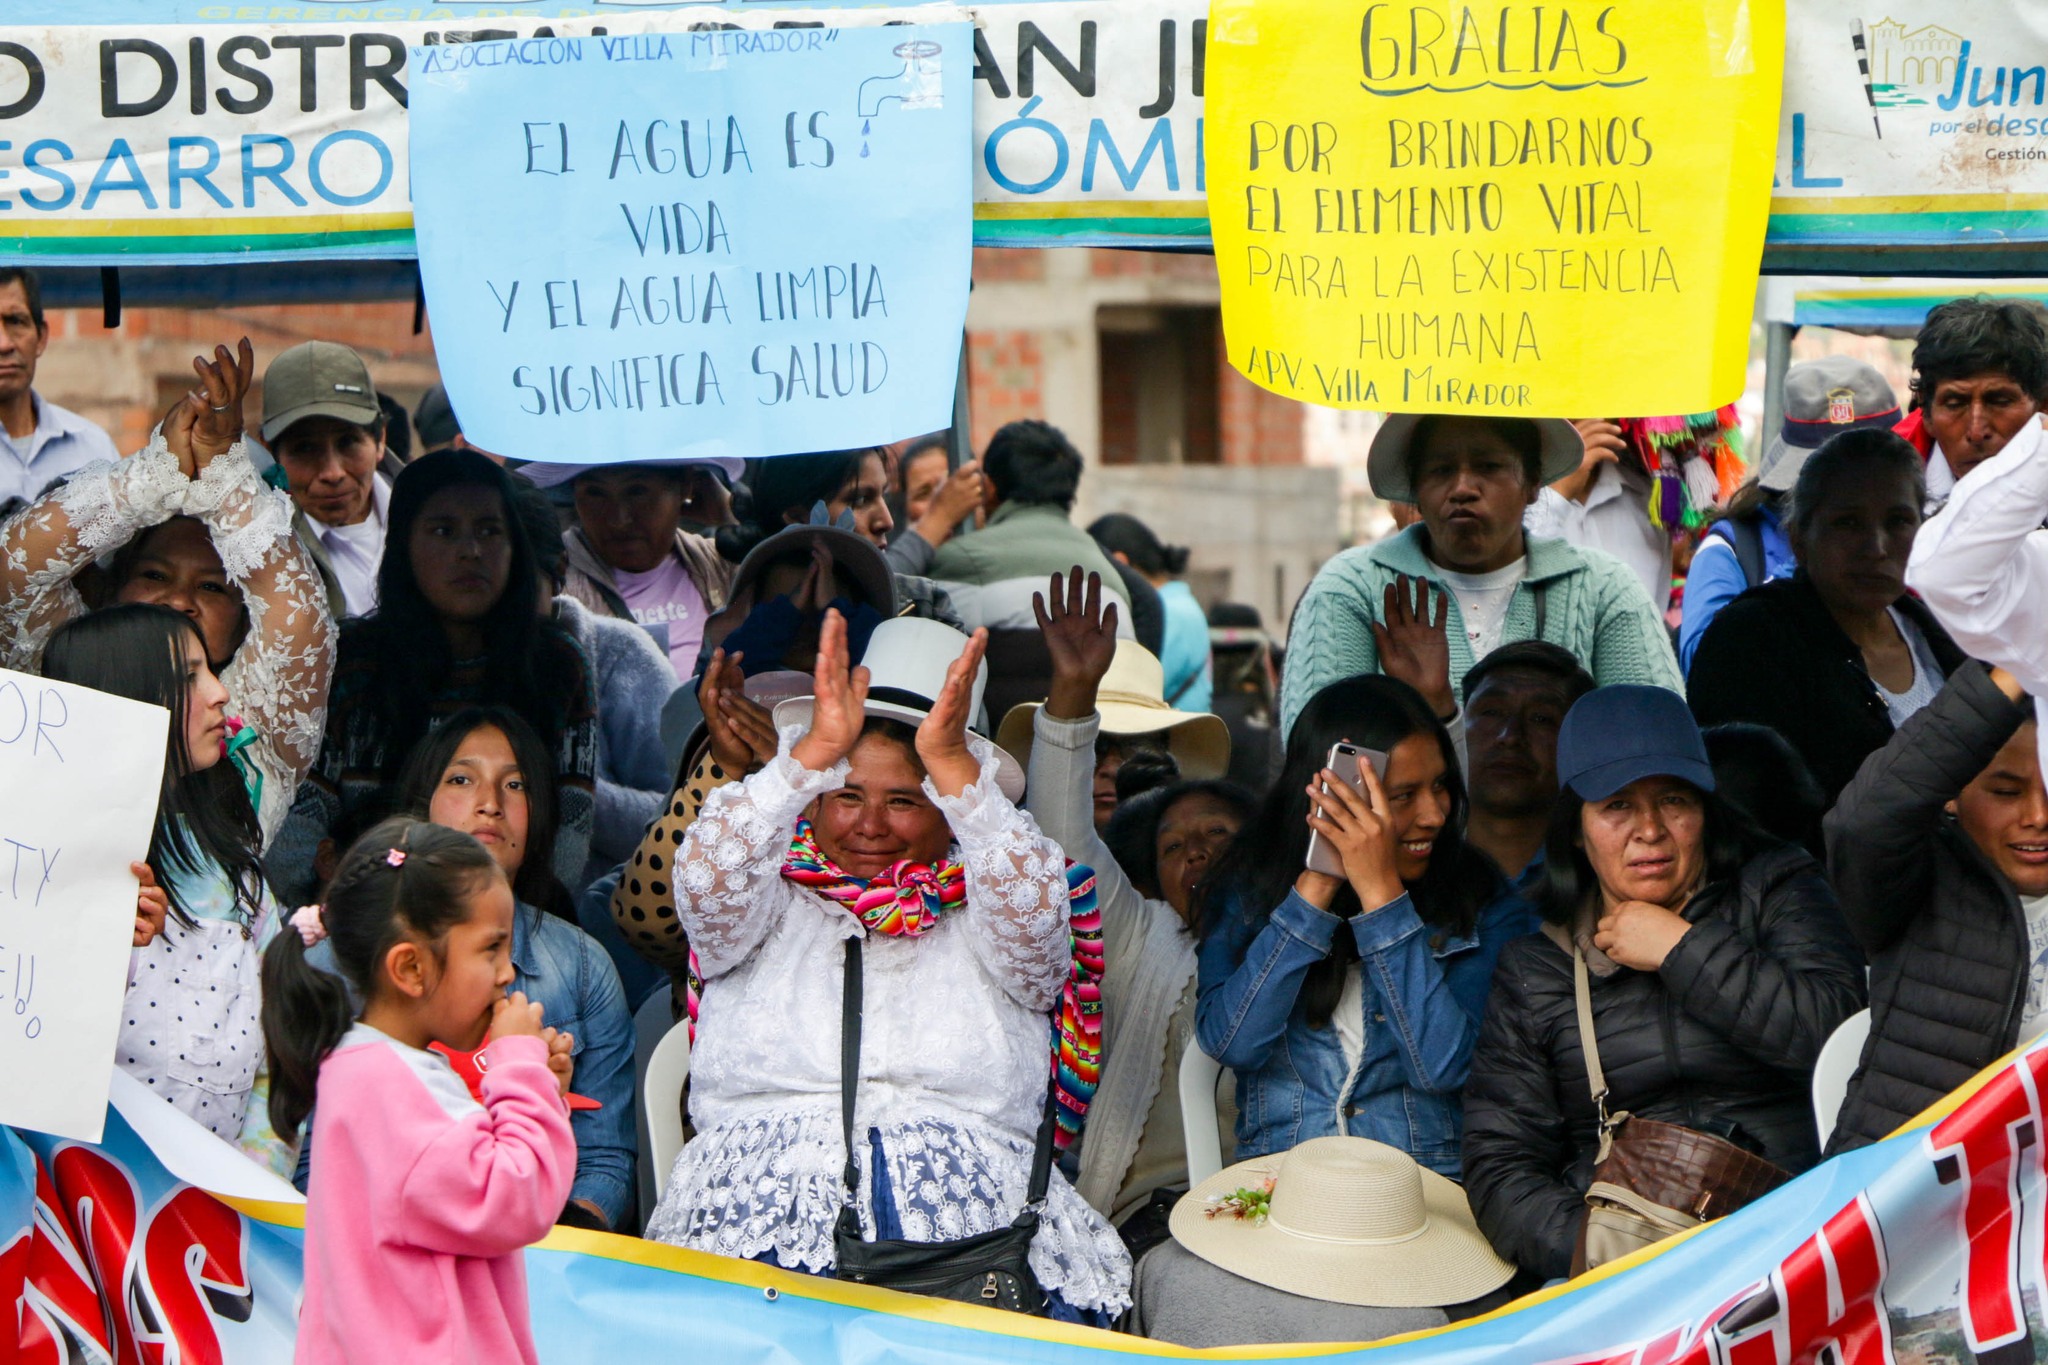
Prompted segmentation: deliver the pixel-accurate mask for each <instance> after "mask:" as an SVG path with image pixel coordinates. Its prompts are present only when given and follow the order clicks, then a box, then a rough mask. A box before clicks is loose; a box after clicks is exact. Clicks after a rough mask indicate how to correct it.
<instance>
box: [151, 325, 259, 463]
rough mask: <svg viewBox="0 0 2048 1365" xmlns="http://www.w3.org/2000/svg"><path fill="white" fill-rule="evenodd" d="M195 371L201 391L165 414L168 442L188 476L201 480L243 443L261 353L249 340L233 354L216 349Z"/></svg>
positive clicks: (196, 358)
mask: <svg viewBox="0 0 2048 1365" xmlns="http://www.w3.org/2000/svg"><path fill="white" fill-rule="evenodd" d="M192 369H193V371H194V372H195V373H196V374H197V375H198V376H199V387H198V388H196V389H193V390H192V391H191V392H189V393H187V394H186V395H185V396H184V397H183V398H180V399H179V400H178V401H177V403H175V404H174V405H172V407H171V410H170V412H169V413H167V414H165V416H164V442H165V444H167V445H168V446H170V448H171V453H172V454H174V455H176V456H177V457H178V467H179V468H180V469H182V470H184V471H185V475H186V477H188V478H197V477H198V476H199V475H200V474H201V473H203V472H204V471H205V469H206V467H207V466H208V465H209V464H212V463H213V462H214V461H215V460H216V459H218V458H220V457H221V456H222V455H225V454H227V453H228V451H230V450H232V449H233V448H234V445H235V442H236V441H239V440H241V439H242V401H243V399H244V398H246V397H247V396H248V393H249V385H250V384H251V383H252V382H254V380H255V378H256V353H255V350H254V348H252V347H251V346H250V345H249V338H247V337H243V338H242V340H241V342H240V343H239V345H238V346H237V347H236V349H235V351H234V352H232V353H231V352H230V351H229V350H228V348H227V347H225V346H216V347H214V348H213V356H212V358H211V359H209V358H208V357H206V356H194V357H193V358H192Z"/></svg>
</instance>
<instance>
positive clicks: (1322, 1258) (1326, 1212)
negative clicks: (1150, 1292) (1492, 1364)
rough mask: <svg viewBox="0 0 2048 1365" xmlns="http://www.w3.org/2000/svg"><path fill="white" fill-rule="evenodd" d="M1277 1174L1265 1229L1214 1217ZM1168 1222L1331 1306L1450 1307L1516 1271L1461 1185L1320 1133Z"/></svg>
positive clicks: (1235, 1266)
mask: <svg viewBox="0 0 2048 1365" xmlns="http://www.w3.org/2000/svg"><path fill="white" fill-rule="evenodd" d="M1268 1179H1271V1180H1272V1181H1273V1193H1272V1202H1271V1206H1270V1211H1269V1215H1268V1217H1267V1218H1266V1219H1265V1221H1264V1222H1263V1223H1259V1224H1257V1225H1254V1224H1253V1222H1252V1221H1251V1220H1250V1219H1248V1218H1239V1217H1234V1216H1232V1215H1231V1214H1229V1213H1221V1214H1217V1215H1216V1216H1214V1217H1212V1216H1210V1210H1211V1209H1212V1208H1214V1207H1215V1205H1214V1204H1213V1203H1212V1201H1214V1200H1218V1199H1221V1198H1223V1197H1225V1196H1227V1195H1230V1194H1232V1193H1233V1192H1235V1191H1237V1190H1239V1189H1257V1188H1259V1187H1260V1186H1261V1185H1262V1184H1263V1183H1264V1182H1265V1181H1266V1180H1268ZM1168 1226H1169V1227H1170V1228H1171V1229H1172V1231H1173V1236H1174V1240H1175V1241H1177V1242H1179V1243H1180V1244H1181V1245H1182V1246H1184V1247H1186V1248H1187V1249H1188V1250H1189V1251H1190V1252H1192V1253H1193V1254H1195V1255H1196V1256H1199V1257H1201V1258H1202V1259H1203V1260H1205V1261H1207V1262H1208V1263H1209V1264H1211V1265H1213V1266H1219V1267H1221V1268H1222V1269H1224V1270H1227V1271H1229V1272H1230V1273H1231V1274H1233V1275H1239V1276H1242V1277H1243V1278H1245V1279H1247V1280H1250V1281H1252V1282H1253V1283H1255V1284H1263V1285H1267V1286H1269V1287H1271V1288H1274V1289H1281V1290H1285V1291H1286V1292H1287V1293H1289V1294H1299V1295H1301V1296H1302V1297H1303V1298H1307V1299H1320V1300H1322V1301H1323V1302H1325V1303H1349V1304H1358V1305H1361V1306H1365V1307H1372V1308H1441V1307H1444V1306H1446V1305H1448V1304H1455V1303H1465V1302H1467V1301H1469V1300H1472V1299H1476V1298H1478V1297H1479V1296H1480V1295H1482V1294H1487V1293H1490V1292H1492V1291H1493V1290H1496V1289H1498V1288H1500V1287H1501V1286H1502V1285H1504V1284H1506V1283H1507V1282H1508V1280H1509V1279H1510V1278H1512V1277H1513V1275H1514V1273H1515V1268H1514V1267H1513V1266H1512V1265H1509V1264H1508V1263H1507V1262H1506V1261H1503V1260H1502V1259H1501V1258H1500V1257H1498V1256H1496V1255H1495V1254H1494V1252H1493V1248H1492V1247H1490V1246H1488V1245H1487V1242H1486V1238H1485V1237H1484V1236H1483V1235H1482V1234H1481V1233H1480V1231H1479V1226H1478V1224H1477V1223H1475V1222H1473V1220H1472V1210H1471V1207H1470V1206H1469V1205H1468V1204H1467V1203H1466V1202H1465V1192H1464V1191H1463V1190H1462V1189H1460V1188H1459V1187H1458V1186H1457V1185H1456V1184H1455V1183H1454V1182H1452V1181H1449V1180H1446V1179H1444V1178H1443V1177H1442V1176H1440V1175H1438V1174H1437V1173H1436V1172H1434V1171H1426V1170H1424V1169H1423V1168H1422V1167H1420V1166H1418V1165H1416V1163H1415V1159H1414V1158H1413V1157H1411V1156H1409V1155H1408V1154H1407V1153H1406V1152H1403V1151H1401V1150H1399V1149H1398V1148H1394V1147H1389V1146H1387V1145H1386V1144H1385V1143H1382V1142H1370V1141H1368V1140H1366V1139H1365V1138H1354V1137H1326V1138H1312V1139H1310V1140H1309V1141H1307V1142H1304V1143H1302V1144H1301V1145H1300V1146H1299V1147H1296V1148H1295V1149H1294V1150H1292V1151H1289V1152H1280V1153H1276V1154H1274V1155H1272V1156H1264V1157H1259V1158H1257V1159H1256V1160H1253V1161H1244V1162H1239V1163H1238V1164H1237V1165H1235V1166H1230V1167H1226V1168H1225V1169H1224V1170H1222V1171H1219V1172H1218V1173H1217V1174H1216V1175H1214V1176H1212V1177H1211V1178H1209V1179H1208V1180H1205V1181H1203V1182H1202V1183H1201V1184H1200V1185H1197V1186H1196V1187H1195V1188H1194V1189H1192V1190H1190V1191H1188V1193H1187V1194H1185V1195H1183V1196H1182V1197H1181V1200H1180V1202H1179V1203H1178V1204H1175V1205H1174V1206H1173V1216H1172V1218H1171V1219H1170V1220H1169V1223H1168Z"/></svg>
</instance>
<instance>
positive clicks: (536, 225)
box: [410, 23, 974, 463]
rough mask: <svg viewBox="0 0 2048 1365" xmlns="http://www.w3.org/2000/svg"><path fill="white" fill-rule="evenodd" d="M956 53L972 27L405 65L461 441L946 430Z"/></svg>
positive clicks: (653, 443) (777, 444) (744, 445)
mask: <svg viewBox="0 0 2048 1365" xmlns="http://www.w3.org/2000/svg"><path fill="white" fill-rule="evenodd" d="M973 61H974V54H973V44H972V29H971V27H970V26H969V25H968V24H965V23H958V24H939V25H916V26H902V27H891V28H866V29H838V28H794V29H780V30H769V31H740V30H705V31H698V32H689V33H652V34H639V35H631V36H592V37H565V38H553V39H547V38H532V39H526V40H522V41H516V42H489V43H468V44H461V45H458V46H443V47H415V48H413V49H412V51H411V57H410V62H411V74H412V93H411V116H410V118H411V140H412V190H413V206H414V207H413V213H414V223H415V232H416V234H417V237H418V241H419V256H420V273H421V276H422V278H423V279H424V281H425V285H426V296H427V312H428V316H429V317H430V318H431V319H432V323H433V330H434V346H435V353H436V355H437V357H438V358H439V361H440V366H441V376H442V379H443V381H444V382H445V383H446V384H447V386H448V395H449V398H450V400H451V401H452V402H453V404H454V406H455V411H456V414H457V416H458V417H459V418H460V419H461V422H462V430H463V434H464V435H465V436H467V437H468V438H469V440H470V441H472V442H473V443H475V444H477V445H479V446H482V447H484V448H485V449H487V450H491V451H495V452H497V453H499V454H502V455H509V456H513V457H515V458H519V459H545V460H555V461H564V462H570V463H611V462H617V461H626V460H644V459H657V458H664V457H675V456H684V455H698V456H711V455H725V456H739V457H750V456H758V455H780V454H788V453H791V452H795V451H806V450H830V449H840V448H845V447H850V446H861V445H873V444H878V443H881V442H884V441H892V440H897V439H900V438H902V437H905V436H911V435H915V434H917V433H919V432H924V431H930V430H933V429H935V428H938V427H943V426H945V425H946V424H947V423H948V422H949V421H950V420H951V415H952V404H953V387H954V383H955V379H956V376H957V372H958V366H959V358H960V342H961V332H962V328H963V327H964V325H965V322H966V316H967V282H968V271H969V265H970V253H971V238H972V231H973V217H972V212H973V205H972V186H971V179H970V174H971V157H972V152H973V137H972V129H971V112H972V111H971V107H970V105H971V95H970V85H969V81H970V75H971V72H972V69H973Z"/></svg>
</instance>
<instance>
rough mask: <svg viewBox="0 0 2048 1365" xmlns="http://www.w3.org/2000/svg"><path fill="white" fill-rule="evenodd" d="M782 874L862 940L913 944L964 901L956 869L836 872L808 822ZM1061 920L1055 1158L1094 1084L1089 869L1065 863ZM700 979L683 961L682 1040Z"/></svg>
mask: <svg viewBox="0 0 2048 1365" xmlns="http://www.w3.org/2000/svg"><path fill="white" fill-rule="evenodd" d="M782 875H783V876H784V877H786V878H788V879H789V880H790V881H792V882H795V883H796V884H797V885H798V886H801V887H804V888H806V889H807V890H811V891H815V892H817V893H818V894H819V895H821V896H823V897H825V898H826V899H827V900H832V901H836V902H838V903H839V904H841V905H844V906H847V907H848V908H849V909H851V910H852V911H853V912H854V913H855V914H856V915H858V916H859V917H860V922H861V923H862V924H863V925H865V926H866V927H867V929H868V931H869V932H870V933H879V934H894V935H898V936H901V937H906V938H916V937H917V936H918V935H920V934H924V933H928V932H929V931H930V930H932V929H933V928H935V927H936V926H937V925H938V923H939V920H940V919H941V918H942V917H943V916H944V915H945V914H946V913H947V912H949V911H950V910H952V909H953V908H954V907H955V906H958V905H961V904H963V903H965V901H966V899H967V874H966V870H965V869H964V868H962V867H961V866H960V864H959V863H957V862H944V863H941V864H939V865H938V866H937V867H936V868H934V867H931V866H928V865H926V864H923V863H910V862H902V863H898V864H896V865H895V866H894V867H892V868H890V869H889V870H888V871H887V872H884V873H883V874H881V875H880V876H878V877H873V878H868V879H865V880H864V879H862V878H859V877H854V876H851V875H849V874H847V873H846V872H844V871H842V870H840V868H838V867H837V866H836V865H834V863H833V862H832V860H831V859H829V858H827V857H826V856H825V855H824V853H823V852H821V851H820V850H819V848H818V845H817V841H816V840H815V839H814V838H813V837H812V831H811V825H810V822H809V821H808V820H805V821H799V822H798V824H797V831H796V837H795V838H794V839H792V840H790V844H789V855H788V856H787V857H786V858H785V859H784V860H783V864H782ZM1067 921H1068V933H1069V940H1068V943H1069V950H1070V952H1071V956H1072V963H1071V965H1070V966H1069V967H1068V969H1067V984H1066V986H1065V988H1064V989H1062V990H1061V992H1060V1004H1059V1009H1058V1011H1057V1012H1056V1013H1055V1014H1054V1016H1053V1020H1052V1040H1051V1050H1052V1067H1053V1091H1054V1098H1055V1110H1054V1114H1055V1121H1056V1126H1055V1128H1054V1131H1053V1143H1054V1145H1055V1146H1056V1147H1057V1148H1058V1149H1059V1150H1060V1151H1062V1152H1064V1151H1066V1150H1067V1149H1068V1148H1069V1147H1071V1146H1073V1144H1074V1142H1075V1140H1076V1139H1078V1138H1079V1137H1080V1135H1081V1124H1082V1121H1083V1120H1084V1119H1085V1118H1086V1117H1087V1115H1088V1104H1089V1101H1091V1100H1092V1099H1094V1098H1095V1088H1096V1086H1097V1085H1098V1084H1100V1082H1101V1080H1102V914H1101V911H1100V910H1099V909H1097V907H1096V904H1095V870H1094V869H1093V868H1090V867H1086V866H1083V865H1082V864H1080V863H1076V862H1071V861H1070V862H1068V864H1067ZM702 994H703V978H702V977H700V976H699V975H698V972H697V955H696V953H694V952H692V953H691V954H690V974H689V989H688V1006H689V1015H690V1039H691V1041H692V1042H693V1043H694V1042H695V1041H696V1036H697V1008H698V1001H699V998H700V997H701V996H702Z"/></svg>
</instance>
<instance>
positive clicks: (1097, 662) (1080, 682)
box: [1031, 564, 1116, 720]
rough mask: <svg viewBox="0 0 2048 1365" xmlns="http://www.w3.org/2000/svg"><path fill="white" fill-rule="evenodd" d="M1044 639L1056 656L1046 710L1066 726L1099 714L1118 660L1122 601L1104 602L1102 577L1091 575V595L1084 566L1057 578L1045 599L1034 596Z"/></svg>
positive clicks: (1040, 632) (1045, 593)
mask: <svg viewBox="0 0 2048 1365" xmlns="http://www.w3.org/2000/svg"><path fill="white" fill-rule="evenodd" d="M1031 610H1032V611H1033V612H1035V613H1036V614H1037V616H1038V633H1039V634H1040V635H1042V636H1044V637H1045V647H1046V650H1047V651H1048V652H1049V653H1050V654H1051V655H1052V689H1051V691H1050V693H1049V694H1048V695H1047V697H1046V703H1045V704H1046V709H1047V710H1048V711H1050V712H1051V713H1052V714H1053V715H1054V716H1055V717H1057V718H1058V719H1060V720H1082V719H1084V718H1086V717H1088V716H1090V715H1093V714H1094V713H1095V694H1096V692H1097V690H1098V689H1099V688H1100V687H1101V686H1102V678H1103V675H1104V674H1106V673H1108V672H1109V663H1110V660H1111V659H1114V658H1115V657H1116V599H1115V598H1114V597H1112V598H1110V600H1109V602H1108V603H1107V605H1105V604H1104V602H1103V592H1102V577H1101V575H1099V574H1089V575H1088V581H1087V587H1086V589H1085V592H1084V590H1083V587H1082V582H1081V566H1080V565H1078V564H1077V565H1075V566H1074V568H1073V571H1072V572H1071V573H1070V574H1054V575H1053V576H1052V581H1051V582H1050V583H1048V584H1047V585H1046V590H1045V591H1044V592H1043V593H1036V592H1035V593H1032V594H1031Z"/></svg>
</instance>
